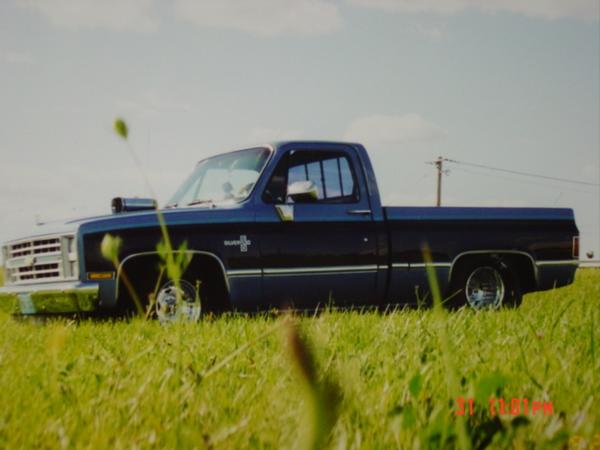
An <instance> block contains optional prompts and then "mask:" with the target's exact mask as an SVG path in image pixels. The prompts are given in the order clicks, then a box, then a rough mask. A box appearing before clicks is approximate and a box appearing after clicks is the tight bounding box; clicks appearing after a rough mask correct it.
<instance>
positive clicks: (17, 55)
mask: <svg viewBox="0 0 600 450" xmlns="http://www.w3.org/2000/svg"><path fill="white" fill-rule="evenodd" d="M0 63H5V64H18V65H23V64H25V65H29V64H34V63H35V60H34V59H33V57H32V56H31V55H30V54H29V53H25V52H13V51H5V52H0Z"/></svg>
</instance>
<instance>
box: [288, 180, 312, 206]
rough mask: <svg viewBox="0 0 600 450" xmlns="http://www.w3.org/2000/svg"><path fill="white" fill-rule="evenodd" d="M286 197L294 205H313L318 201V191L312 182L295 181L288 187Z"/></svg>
mask: <svg viewBox="0 0 600 450" xmlns="http://www.w3.org/2000/svg"><path fill="white" fill-rule="evenodd" d="M287 195H288V197H289V198H291V199H292V200H293V201H294V203H313V202H316V201H317V200H318V199H319V189H318V188H317V186H316V185H315V183H313V182H312V181H296V182H294V183H292V184H291V185H290V186H289V187H288V192H287Z"/></svg>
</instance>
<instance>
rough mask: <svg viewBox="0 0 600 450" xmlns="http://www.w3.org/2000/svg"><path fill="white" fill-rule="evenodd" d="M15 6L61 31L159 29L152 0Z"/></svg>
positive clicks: (67, 0)
mask: <svg viewBox="0 0 600 450" xmlns="http://www.w3.org/2000/svg"><path fill="white" fill-rule="evenodd" d="M18 3H19V4H20V5H22V6H24V7H26V8H29V9H31V10H34V11H37V12H39V13H41V14H42V15H44V16H46V17H47V18H48V19H49V20H50V21H51V22H52V23H53V24H54V25H55V26H57V27H61V28H67V29H74V30H77V29H98V28H103V29H109V30H114V31H153V30H155V29H156V28H157V27H158V20H157V18H156V16H155V14H154V6H155V4H154V0H101V1H100V0H18Z"/></svg>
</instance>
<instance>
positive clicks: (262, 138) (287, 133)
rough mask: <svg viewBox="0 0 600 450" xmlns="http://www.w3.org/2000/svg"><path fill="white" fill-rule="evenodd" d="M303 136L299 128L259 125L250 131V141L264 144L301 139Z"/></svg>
mask: <svg viewBox="0 0 600 450" xmlns="http://www.w3.org/2000/svg"><path fill="white" fill-rule="evenodd" d="M301 137H302V133H301V132H300V131H298V130H284V129H276V128H268V127H257V128H254V129H253V130H252V131H250V134H249V135H248V142H250V143H253V144H264V143H269V142H275V141H287V140H293V139H300V138H301Z"/></svg>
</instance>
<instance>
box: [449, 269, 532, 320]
mask: <svg viewBox="0 0 600 450" xmlns="http://www.w3.org/2000/svg"><path fill="white" fill-rule="evenodd" d="M447 297H448V298H449V302H448V304H449V306H450V307H451V308H460V307H462V306H468V307H469V308H470V309H474V310H484V309H492V310H493V309H499V308H502V307H516V306H519V305H520V304H521V301H522V299H523V294H522V291H521V287H520V283H519V278H518V276H517V275H516V274H515V272H514V271H513V270H512V268H511V267H510V266H508V265H507V264H505V263H504V262H502V261H501V260H496V259H492V258H485V259H478V260H473V261H470V262H466V263H463V264H461V265H460V266H459V267H458V268H457V269H456V272H455V273H454V274H453V276H452V280H451V288H450V292H449V295H448V296H447Z"/></svg>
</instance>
